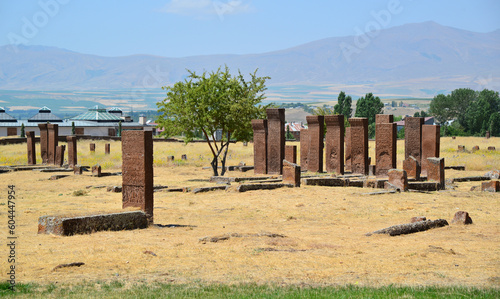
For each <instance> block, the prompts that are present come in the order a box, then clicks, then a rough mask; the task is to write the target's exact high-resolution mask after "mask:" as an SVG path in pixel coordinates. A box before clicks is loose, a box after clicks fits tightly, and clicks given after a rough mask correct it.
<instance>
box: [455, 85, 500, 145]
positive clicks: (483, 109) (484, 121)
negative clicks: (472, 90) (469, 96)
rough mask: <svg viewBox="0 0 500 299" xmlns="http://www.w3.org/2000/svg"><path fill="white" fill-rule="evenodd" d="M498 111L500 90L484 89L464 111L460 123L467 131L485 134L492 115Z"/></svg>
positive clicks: (473, 133)
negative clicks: (499, 91) (499, 93)
mask: <svg viewBox="0 0 500 299" xmlns="http://www.w3.org/2000/svg"><path fill="white" fill-rule="evenodd" d="M497 112H500V98H499V96H498V92H495V91H492V90H488V89H484V90H483V91H481V92H478V93H477V98H475V99H473V100H472V101H471V103H470V105H469V106H468V107H467V109H466V110H465V113H462V114H463V117H461V118H459V119H460V120H461V121H460V124H461V125H462V126H463V127H464V129H465V131H466V132H467V133H469V134H471V135H480V136H483V135H484V134H485V133H486V131H488V130H489V128H490V122H491V117H492V116H493V115H494V114H495V113H497Z"/></svg>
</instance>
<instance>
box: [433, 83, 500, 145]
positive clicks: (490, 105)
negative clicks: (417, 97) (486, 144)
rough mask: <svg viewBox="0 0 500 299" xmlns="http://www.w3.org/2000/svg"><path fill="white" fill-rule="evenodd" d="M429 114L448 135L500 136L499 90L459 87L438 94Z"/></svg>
mask: <svg viewBox="0 0 500 299" xmlns="http://www.w3.org/2000/svg"><path fill="white" fill-rule="evenodd" d="M429 113H430V114H431V115H433V116H434V117H435V118H436V120H437V121H438V122H439V123H441V125H442V126H443V131H444V133H445V134H446V135H458V136H460V135H474V136H484V134H485V133H486V131H489V132H490V134H491V135H492V136H500V97H499V94H498V92H497V91H493V90H488V89H484V90H482V91H475V90H472V89H470V88H459V89H455V90H453V91H452V92H451V94H448V95H444V94H438V95H437V96H435V97H434V99H433V100H432V101H431V104H430V109H429Z"/></svg>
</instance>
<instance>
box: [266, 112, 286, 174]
mask: <svg viewBox="0 0 500 299" xmlns="http://www.w3.org/2000/svg"><path fill="white" fill-rule="evenodd" d="M266 113H267V173H269V174H282V172H283V160H284V159H285V109H284V108H268V109H266Z"/></svg>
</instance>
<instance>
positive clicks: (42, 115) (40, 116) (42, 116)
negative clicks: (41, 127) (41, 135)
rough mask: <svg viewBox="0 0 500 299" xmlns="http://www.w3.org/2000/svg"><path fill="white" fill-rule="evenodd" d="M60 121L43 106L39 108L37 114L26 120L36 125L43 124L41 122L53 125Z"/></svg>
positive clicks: (60, 119) (60, 120)
mask: <svg viewBox="0 0 500 299" xmlns="http://www.w3.org/2000/svg"><path fill="white" fill-rule="evenodd" d="M62 121H63V120H62V118H60V117H59V116H57V115H55V114H53V113H52V111H51V110H50V109H49V108H48V107H47V106H43V107H42V108H40V110H38V113H37V114H35V115H34V116H32V117H30V118H28V122H37V123H43V122H51V123H53V122H62Z"/></svg>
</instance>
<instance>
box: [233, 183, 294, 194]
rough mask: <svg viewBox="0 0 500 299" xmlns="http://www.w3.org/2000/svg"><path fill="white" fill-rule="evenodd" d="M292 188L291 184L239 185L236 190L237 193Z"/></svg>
mask: <svg viewBox="0 0 500 299" xmlns="http://www.w3.org/2000/svg"><path fill="white" fill-rule="evenodd" d="M284 187H288V188H293V187H294V186H293V185H292V184H279V183H278V184H241V185H239V186H238V188H237V190H238V191H239V192H246V191H253V190H274V189H279V188H284Z"/></svg>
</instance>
